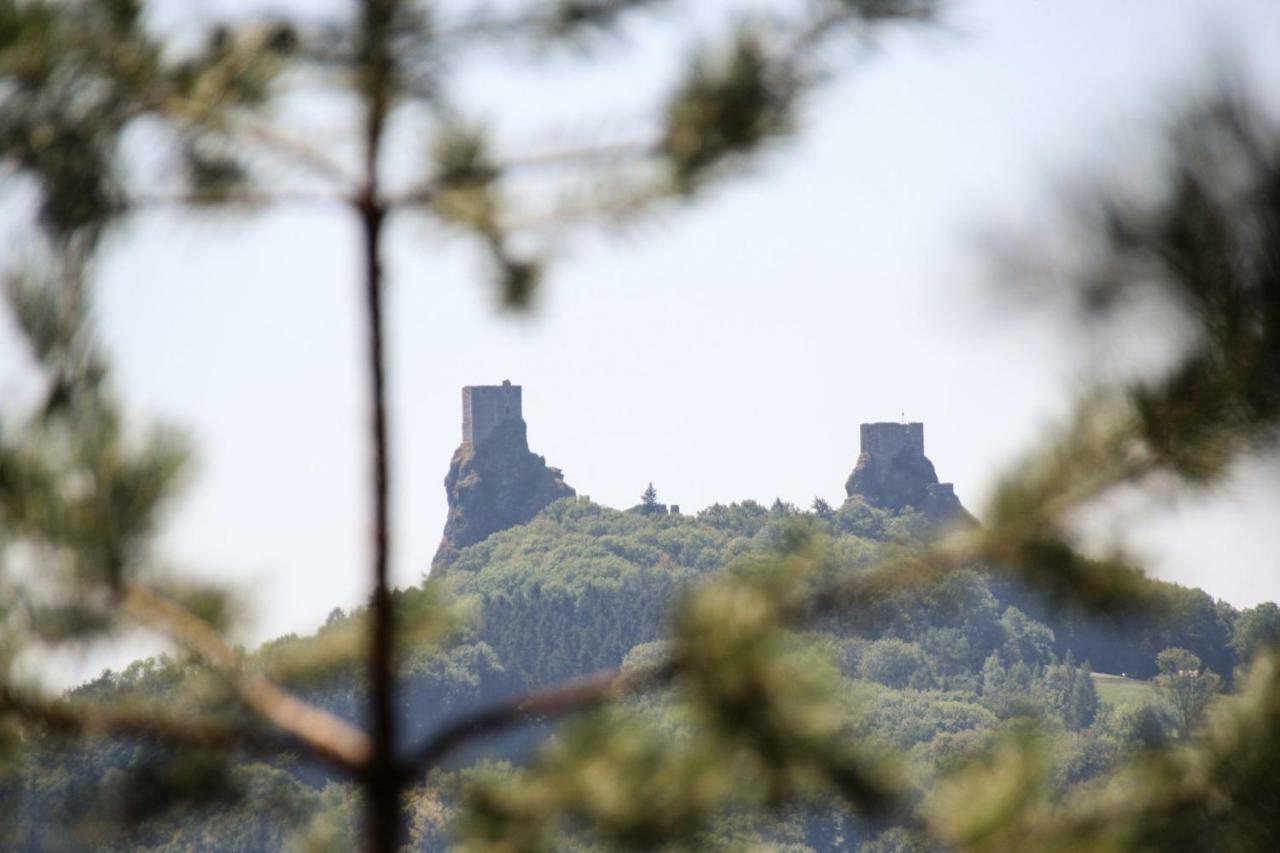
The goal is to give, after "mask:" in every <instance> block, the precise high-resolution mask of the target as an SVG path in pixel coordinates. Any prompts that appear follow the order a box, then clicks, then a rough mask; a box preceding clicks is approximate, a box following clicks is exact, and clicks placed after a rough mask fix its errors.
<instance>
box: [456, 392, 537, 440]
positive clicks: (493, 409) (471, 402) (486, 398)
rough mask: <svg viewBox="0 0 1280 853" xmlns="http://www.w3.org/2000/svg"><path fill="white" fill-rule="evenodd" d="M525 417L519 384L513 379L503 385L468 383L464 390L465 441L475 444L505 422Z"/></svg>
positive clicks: (463, 434) (463, 431)
mask: <svg viewBox="0 0 1280 853" xmlns="http://www.w3.org/2000/svg"><path fill="white" fill-rule="evenodd" d="M518 420H523V417H522V415H521V413H520V386H519V385H512V384H511V380H510V379H504V380H502V384H501V385H467V386H464V387H463V389H462V443H463V444H470V445H472V446H473V447H474V446H475V445H477V444H479V443H480V442H482V441H484V440H485V439H486V438H488V437H489V436H490V434H492V433H493V431H494V429H495V428H496V427H497V426H498V424H500V423H502V422H504V421H518Z"/></svg>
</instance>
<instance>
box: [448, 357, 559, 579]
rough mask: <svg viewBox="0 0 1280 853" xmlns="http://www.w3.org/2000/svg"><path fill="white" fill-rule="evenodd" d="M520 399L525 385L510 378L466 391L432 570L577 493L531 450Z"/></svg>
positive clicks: (545, 461)
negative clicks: (459, 439) (459, 440)
mask: <svg viewBox="0 0 1280 853" xmlns="http://www.w3.org/2000/svg"><path fill="white" fill-rule="evenodd" d="M520 398H521V389H520V386H519V385H512V384H511V382H510V381H509V380H507V381H504V382H503V383H502V384H501V385H468V386H467V387H465V388H463V389H462V444H460V445H459V446H458V449H457V450H456V451H454V454H453V460H452V461H451V463H450V465H449V474H448V476H447V477H445V481H444V488H445V494H446V495H447V496H448V498H449V517H448V519H447V520H446V521H445V525H444V537H443V539H442V540H441V542H440V548H439V549H438V550H437V551H436V556H435V559H434V560H433V561H432V566H433V568H436V569H444V568H446V567H447V566H449V565H450V564H451V563H452V562H453V561H454V560H455V558H457V556H458V554H459V552H460V551H461V550H462V549H463V548H466V547H467V546H468V545H474V544H476V543H477V542H481V541H483V540H484V539H486V538H488V537H489V536H491V535H493V534H494V533H497V532H498V531H500V530H506V529H507V528H509V527H515V526H516V525H517V524H524V523H525V522H527V521H529V520H530V519H532V518H533V517H534V516H535V515H537V514H538V513H539V512H541V511H542V510H543V509H544V508H546V506H547V505H548V504H550V503H552V502H554V501H557V500H559V499H560V498H565V497H571V496H572V495H573V494H574V491H573V489H572V488H571V487H570V486H569V485H568V484H567V483H565V481H564V476H563V475H562V474H561V473H560V469H558V468H552V467H550V466H549V465H547V460H545V459H543V458H542V457H541V456H538V455H537V454H535V453H531V452H530V451H529V441H528V438H527V435H526V428H525V423H524V417H523V415H522V413H521V407H520V402H521V400H520Z"/></svg>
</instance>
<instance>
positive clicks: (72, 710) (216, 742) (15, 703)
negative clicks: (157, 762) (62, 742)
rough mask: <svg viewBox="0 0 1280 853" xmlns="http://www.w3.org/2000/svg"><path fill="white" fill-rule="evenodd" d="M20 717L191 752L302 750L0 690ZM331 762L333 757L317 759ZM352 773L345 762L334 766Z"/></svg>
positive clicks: (239, 729)
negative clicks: (195, 750) (136, 739)
mask: <svg viewBox="0 0 1280 853" xmlns="http://www.w3.org/2000/svg"><path fill="white" fill-rule="evenodd" d="M5 713H10V714H15V715H17V716H18V717H20V718H22V719H24V720H26V721H29V722H31V723H34V724H36V725H39V726H42V727H44V728H45V729H48V730H49V731H52V732H55V733H58V734H64V735H72V736H79V737H127V738H139V739H142V740H149V741H154V742H156V743H161V744H164V745H166V746H173V747H183V748H191V749H241V750H245V751H248V752H253V753H256V754H260V755H264V756H279V755H280V754H282V753H285V752H288V751H289V750H291V749H293V748H296V747H298V746H303V747H305V746H306V744H300V743H298V742H296V741H294V740H293V739H291V738H281V737H279V736H278V735H275V734H273V733H270V732H266V731H263V730H261V729H256V728H253V727H251V726H247V725H244V724H241V723H230V722H222V721H216V720H211V719H198V718H196V719H193V718H191V717H189V716H176V715H173V714H168V713H165V712H162V711H159V710H155V709H146V710H141V709H126V708H108V707H102V706H98V705H79V704H76V703H73V702H67V701H64V700H48V699H42V698H37V697H34V696H31V695H27V694H24V693H21V692H19V691H16V690H14V689H13V688H10V687H5V686H3V685H0V714H5ZM318 755H319V757H320V758H323V759H326V760H331V756H329V755H325V754H318ZM332 763H335V764H336V765H337V766H338V767H340V768H342V769H346V770H349V769H350V767H349V766H348V765H347V763H346V762H345V761H337V762H332Z"/></svg>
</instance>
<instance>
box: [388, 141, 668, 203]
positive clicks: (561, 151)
mask: <svg viewBox="0 0 1280 853" xmlns="http://www.w3.org/2000/svg"><path fill="white" fill-rule="evenodd" d="M653 151H654V143H653V141H652V140H649V141H645V140H640V139H631V140H627V141H626V142H613V143H608V144H603V145H577V146H571V147H566V148H557V149H553V150H550V151H541V152H538V153H535V154H530V155H528V156H525V157H515V158H511V159H508V160H503V161H501V162H499V163H496V164H495V165H494V168H495V171H496V172H497V174H498V176H499V177H509V176H511V175H513V174H515V173H518V172H529V171H534V170H541V169H591V168H604V167H608V166H614V165H616V164H617V161H619V160H622V159H634V160H643V159H645V158H647V157H650V156H652V154H653ZM441 189H442V187H441V186H440V185H439V184H438V183H437V182H435V181H431V180H427V181H423V182H421V183H419V184H416V185H414V186H411V187H409V188H408V189H406V190H404V191H403V192H400V193H397V194H395V195H390V196H388V198H387V206H388V207H392V208H403V207H415V206H421V205H425V204H430V203H431V200H432V198H434V197H435V195H436V194H437V193H438V192H440V190H441Z"/></svg>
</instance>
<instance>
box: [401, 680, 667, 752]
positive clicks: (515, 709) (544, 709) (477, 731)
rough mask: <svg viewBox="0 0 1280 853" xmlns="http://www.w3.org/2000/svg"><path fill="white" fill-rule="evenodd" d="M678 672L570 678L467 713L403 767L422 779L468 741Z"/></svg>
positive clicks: (655, 684)
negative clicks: (552, 685)
mask: <svg viewBox="0 0 1280 853" xmlns="http://www.w3.org/2000/svg"><path fill="white" fill-rule="evenodd" d="M677 673H678V669H677V668H676V666H675V664H673V663H671V662H670V661H664V662H663V663H660V664H656V665H653V666H650V667H644V668H642V669H638V670H635V671H633V672H629V673H625V674H619V673H618V671H617V670H605V671H603V672H598V673H596V674H594V675H588V676H583V677H581V678H575V679H571V680H569V681H566V682H564V683H562V684H559V685H556V686H554V687H547V688H544V689H542V690H533V691H530V692H528V693H523V694H521V695H519V696H516V697H513V698H511V699H508V700H507V701H505V702H500V703H498V704H496V705H493V706H491V707H489V708H486V709H484V710H481V711H477V712H476V713H474V714H468V715H467V716H466V717H464V718H463V719H461V720H458V721H457V722H455V723H452V724H450V725H448V726H446V727H445V728H443V729H441V730H439V731H438V732H436V733H435V734H434V735H432V736H431V737H430V738H428V739H427V740H426V741H425V742H424V743H423V744H422V745H420V746H419V747H417V748H416V749H415V750H414V751H413V753H412V754H411V755H410V756H409V757H408V758H407V759H406V760H405V761H404V762H403V764H402V765H401V767H402V772H403V773H404V774H405V775H406V776H417V775H421V774H423V773H426V772H428V771H430V770H431V769H432V768H435V767H438V766H440V763H441V762H443V761H444V760H445V759H446V758H448V757H449V756H450V755H451V754H453V753H454V752H455V751H457V750H458V749H459V748H461V747H462V746H464V745H466V744H467V743H469V742H471V741H474V740H476V739H478V738H482V737H486V736H488V735H492V734H497V733H498V732H501V731H506V730H508V729H512V728H516V727H519V726H523V725H527V724H529V723H533V722H538V721H542V720H553V719H558V718H561V717H567V716H569V715H571V714H577V713H581V712H583V711H588V710H591V709H592V708H598V707H600V706H602V705H606V704H608V703H610V702H615V701H617V700H619V699H622V698H625V697H627V696H637V695H640V694H642V693H646V692H648V691H651V690H657V689H659V688H662V687H665V686H666V685H668V684H670V683H671V682H672V681H673V680H674V679H675V677H676V675H677Z"/></svg>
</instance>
